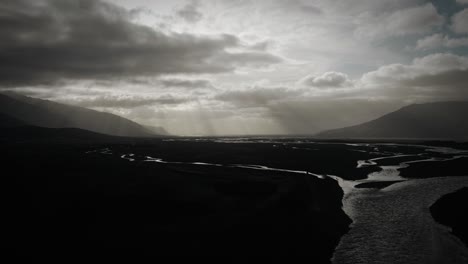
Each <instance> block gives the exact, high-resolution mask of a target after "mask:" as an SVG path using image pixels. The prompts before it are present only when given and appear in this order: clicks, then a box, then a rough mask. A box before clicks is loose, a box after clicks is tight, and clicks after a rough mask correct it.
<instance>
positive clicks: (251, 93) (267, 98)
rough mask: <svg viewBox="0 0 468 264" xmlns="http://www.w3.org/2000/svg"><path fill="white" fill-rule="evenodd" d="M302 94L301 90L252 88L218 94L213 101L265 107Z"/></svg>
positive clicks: (245, 106) (246, 106)
mask: <svg viewBox="0 0 468 264" xmlns="http://www.w3.org/2000/svg"><path fill="white" fill-rule="evenodd" d="M303 92H304V91H302V90H298V89H288V88H283V87H261V86H252V87H249V88H246V89H243V90H231V91H226V92H223V93H220V94H218V95H216V96H215V97H214V99H215V100H219V101H223V102H228V103H231V104H234V105H235V106H237V107H244V108H249V107H265V106H266V105H268V104H270V103H272V102H275V101H281V100H286V99H291V98H294V97H296V96H298V95H300V94H302V93H303Z"/></svg>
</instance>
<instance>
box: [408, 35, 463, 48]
mask: <svg viewBox="0 0 468 264" xmlns="http://www.w3.org/2000/svg"><path fill="white" fill-rule="evenodd" d="M458 47H468V38H450V37H449V36H444V35H443V34H440V33H437V34H433V35H430V36H427V37H425V38H423V39H420V40H418V42H417V44H416V49H418V50H430V49H437V48H450V49H451V48H458Z"/></svg>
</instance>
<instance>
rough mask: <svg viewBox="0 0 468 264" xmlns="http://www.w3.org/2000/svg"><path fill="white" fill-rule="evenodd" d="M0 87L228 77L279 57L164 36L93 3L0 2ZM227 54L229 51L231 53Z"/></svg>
mask: <svg viewBox="0 0 468 264" xmlns="http://www.w3.org/2000/svg"><path fill="white" fill-rule="evenodd" d="M0 10H1V11H0V12H1V15H0V31H1V32H2V34H1V35H0V86H4V87H5V86H9V87H12V86H24V85H38V84H55V83H57V82H58V81H60V80H62V79H68V80H83V79H111V78H116V77H118V78H126V77H135V76H158V75H164V74H200V73H212V74H215V73H224V72H232V71H234V70H236V69H237V68H239V67H264V66H268V65H271V64H275V63H279V62H281V61H282V59H281V58H279V57H277V56H275V55H272V54H269V53H267V52H261V51H256V52H252V51H248V50H244V47H243V45H242V44H241V43H240V40H239V39H238V38H237V37H236V36H234V35H228V34H218V35H212V36H206V35H194V34H189V33H164V32H159V31H157V30H156V29H153V28H150V27H147V26H143V25H139V24H135V23H133V22H132V21H131V17H132V14H131V12H130V11H127V10H126V9H123V8H121V7H119V6H116V5H113V4H110V3H107V2H104V1H100V0H76V1H74V0H63V1H55V0H43V1H38V2H36V1H27V0H5V1H2V2H1V3H0ZM230 49H236V52H231V51H230Z"/></svg>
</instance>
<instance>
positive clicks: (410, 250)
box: [333, 177, 468, 264]
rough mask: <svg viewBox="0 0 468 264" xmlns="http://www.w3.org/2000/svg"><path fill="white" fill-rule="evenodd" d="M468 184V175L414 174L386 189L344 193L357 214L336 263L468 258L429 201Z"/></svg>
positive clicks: (463, 260)
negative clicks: (422, 176) (420, 176)
mask: <svg viewBox="0 0 468 264" xmlns="http://www.w3.org/2000/svg"><path fill="white" fill-rule="evenodd" d="M463 186H468V177H446V178H431V179H421V180H410V181H406V182H401V183H397V184H394V185H391V186H390V187H387V188H385V189H384V190H381V191H379V190H375V189H354V191H353V192H351V193H348V194H347V195H346V197H345V198H344V199H343V202H344V207H343V208H344V210H345V212H346V213H347V214H348V215H349V216H350V217H351V219H352V220H353V224H352V225H351V230H350V231H349V233H348V234H346V235H345V236H344V237H343V238H342V239H341V242H340V244H339V245H338V247H337V249H336V251H335V254H334V257H333V263H335V264H338V263H339V264H341V263H389V264H390V263H392V264H395V263H405V264H410V263H468V249H467V248H466V247H465V246H464V244H462V242H461V241H459V240H458V239H457V238H456V237H454V236H452V235H451V234H450V233H448V230H447V228H444V227H443V226H441V225H439V224H437V223H436V222H435V221H434V220H433V218H432V216H431V215H430V212H429V207H430V206H431V205H432V204H433V203H434V202H435V201H436V200H437V199H439V198H440V197H441V196H443V195H444V194H447V193H451V192H454V191H456V190H457V189H460V188H461V187H463Z"/></svg>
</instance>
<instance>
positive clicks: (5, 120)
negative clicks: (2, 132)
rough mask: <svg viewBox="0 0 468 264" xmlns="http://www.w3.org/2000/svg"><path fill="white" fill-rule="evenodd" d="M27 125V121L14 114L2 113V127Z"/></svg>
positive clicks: (0, 125) (0, 116)
mask: <svg viewBox="0 0 468 264" xmlns="http://www.w3.org/2000/svg"><path fill="white" fill-rule="evenodd" d="M25 125H27V124H26V123H25V122H23V121H21V120H19V119H17V118H14V117H12V116H9V115H6V114H2V113H0V127H1V128H5V127H19V126H25Z"/></svg>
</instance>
